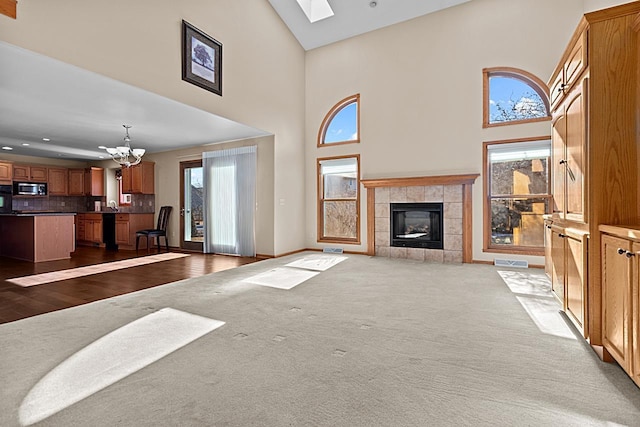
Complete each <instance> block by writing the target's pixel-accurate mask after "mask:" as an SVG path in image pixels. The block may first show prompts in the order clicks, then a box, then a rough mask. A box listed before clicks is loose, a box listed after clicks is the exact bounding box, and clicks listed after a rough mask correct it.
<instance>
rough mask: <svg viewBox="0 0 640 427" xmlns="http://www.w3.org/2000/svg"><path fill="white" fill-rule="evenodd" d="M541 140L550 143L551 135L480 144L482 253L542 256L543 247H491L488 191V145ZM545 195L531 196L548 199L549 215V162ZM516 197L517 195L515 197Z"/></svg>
mask: <svg viewBox="0 0 640 427" xmlns="http://www.w3.org/2000/svg"><path fill="white" fill-rule="evenodd" d="M541 140H549V141H551V135H543V136H537V137H529V138H515V139H505V140H499V141H485V142H483V143H482V170H483V176H482V200H483V201H482V210H483V212H482V235H483V239H482V240H483V245H482V251H483V252H490V253H501V254H518V255H534V256H544V247H541V248H537V247H533V246H515V245H512V246H509V247H506V246H504V245H493V244H492V243H491V194H490V191H489V189H490V188H491V171H490V169H489V166H490V165H489V156H488V154H489V149H488V147H489V146H490V145H500V144H513V143H517V142H529V141H541ZM549 159H551V155H549ZM547 174H548V179H547V194H546V195H543V194H535V195H531V196H532V198H536V199H548V201H549V204H547V212H545V214H549V213H550V211H549V209H550V207H551V202H552V200H553V196H552V195H551V161H549V165H548V166H547ZM516 196H517V195H516Z"/></svg>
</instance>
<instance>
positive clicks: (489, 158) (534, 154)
mask: <svg viewBox="0 0 640 427" xmlns="http://www.w3.org/2000/svg"><path fill="white" fill-rule="evenodd" d="M550 155H551V138H549V137H540V138H527V139H521V140H510V141H496V142H485V143H484V150H483V163H484V171H485V173H484V196H485V206H484V218H485V225H484V250H485V251H486V252H506V253H523V254H527V255H542V254H543V253H544V224H543V218H542V215H544V214H545V213H547V212H549V205H550V201H551V194H550V168H549V162H550V160H549V159H550Z"/></svg>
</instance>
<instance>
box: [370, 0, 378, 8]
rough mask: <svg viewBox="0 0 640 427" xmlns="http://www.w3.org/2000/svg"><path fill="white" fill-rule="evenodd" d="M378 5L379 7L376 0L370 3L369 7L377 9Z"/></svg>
mask: <svg viewBox="0 0 640 427" xmlns="http://www.w3.org/2000/svg"><path fill="white" fill-rule="evenodd" d="M377 5H378V2H377V1H376V0H373V1H370V2H369V7H376V6H377Z"/></svg>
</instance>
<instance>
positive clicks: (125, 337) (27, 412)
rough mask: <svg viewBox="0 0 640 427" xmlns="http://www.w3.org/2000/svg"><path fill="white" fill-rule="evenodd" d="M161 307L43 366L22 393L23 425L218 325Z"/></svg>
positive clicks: (212, 320)
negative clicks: (41, 374)
mask: <svg viewBox="0 0 640 427" xmlns="http://www.w3.org/2000/svg"><path fill="white" fill-rule="evenodd" d="M224 323H225V322H222V321H220V320H214V319H209V318H207V317H202V316H198V315H195V314H191V313H186V312H184V311H180V310H175V309H173V308H163V309H161V310H159V311H156V312H155V313H151V314H149V315H147V316H144V317H142V318H140V319H137V320H134V321H133V322H131V323H129V324H127V325H124V326H122V327H121V328H119V329H116V330H115V331H113V332H111V333H109V334H107V335H105V336H103V337H102V338H99V339H98V340H96V341H94V342H93V343H91V344H89V345H88V346H86V347H85V348H83V349H81V350H80V351H78V352H77V353H75V354H74V355H72V356H71V357H69V358H68V359H67V360H65V361H64V362H62V363H61V364H59V365H58V366H56V367H55V368H54V369H53V370H51V371H49V373H48V374H46V375H45V376H44V377H43V378H42V379H41V380H40V381H39V382H38V383H37V384H36V385H35V386H34V387H33V388H32V389H31V391H29V394H27V396H26V397H25V398H24V400H23V401H22V404H21V405H20V411H19V419H20V423H21V424H22V425H23V426H28V425H31V424H34V423H37V422H39V421H42V420H44V419H46V418H48V417H50V416H51V415H53V414H55V413H57V412H59V411H61V410H63V409H65V408H67V407H69V406H71V405H73V404H74V403H77V402H79V401H81V400H82V399H85V398H87V397H89V396H91V395H92V394H94V393H97V392H98V391H100V390H102V389H104V388H106V387H108V386H110V385H111V384H114V383H115V382H117V381H119V380H121V379H123V378H125V377H127V376H129V375H131V374H133V373H135V372H137V371H139V370H141V369H142V368H144V367H146V366H148V365H150V364H152V363H153V362H156V361H158V360H160V359H161V358H163V357H165V356H167V355H169V354H171V353H172V352H174V351H176V350H178V349H179V348H181V347H184V346H186V345H187V344H189V343H191V342H192V341H195V340H196V339H198V338H200V337H202V336H203V335H206V334H208V333H209V332H211V331H213V330H214V329H217V328H219V327H220V326H222V325H224Z"/></svg>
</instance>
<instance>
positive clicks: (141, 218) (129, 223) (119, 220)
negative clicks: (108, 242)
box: [116, 213, 154, 250]
mask: <svg viewBox="0 0 640 427" xmlns="http://www.w3.org/2000/svg"><path fill="white" fill-rule="evenodd" d="M151 228H154V224H153V214H152V213H148V214H146V213H145V214H134V213H118V214H116V244H117V245H118V249H125V250H133V249H135V247H136V231H138V230H145V229H151ZM140 244H141V246H140V248H141V249H145V248H146V244H147V243H146V239H143V241H141V242H140Z"/></svg>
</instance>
